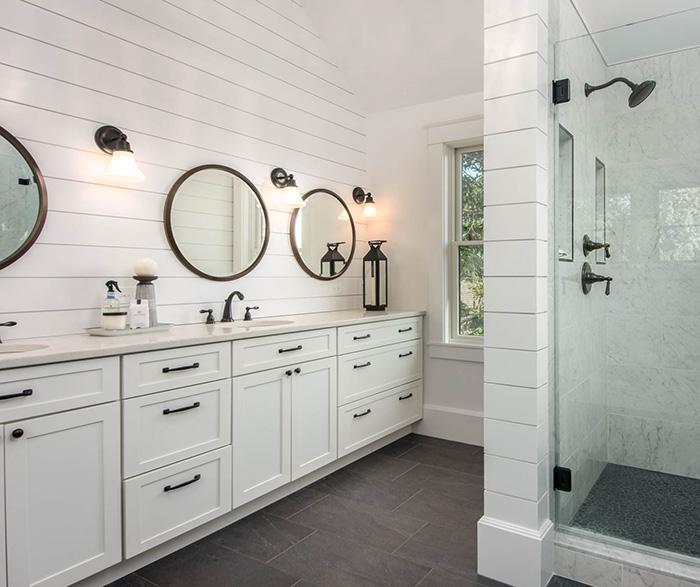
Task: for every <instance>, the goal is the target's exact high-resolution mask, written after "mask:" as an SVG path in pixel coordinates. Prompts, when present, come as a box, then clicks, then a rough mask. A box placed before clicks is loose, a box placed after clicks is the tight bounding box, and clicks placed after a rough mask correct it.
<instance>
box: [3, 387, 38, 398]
mask: <svg viewBox="0 0 700 587" xmlns="http://www.w3.org/2000/svg"><path fill="white" fill-rule="evenodd" d="M33 393H34V391H33V390H31V389H25V390H23V391H20V392H19V393H8V394H7V395H0V400H4V399H12V398H13V397H28V396H30V395H32V394H33Z"/></svg>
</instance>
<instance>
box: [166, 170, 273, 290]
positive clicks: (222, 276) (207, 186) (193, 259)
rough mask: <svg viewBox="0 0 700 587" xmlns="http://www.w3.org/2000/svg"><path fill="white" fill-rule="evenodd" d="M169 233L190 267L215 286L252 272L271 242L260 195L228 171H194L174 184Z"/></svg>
mask: <svg viewBox="0 0 700 587" xmlns="http://www.w3.org/2000/svg"><path fill="white" fill-rule="evenodd" d="M165 232H166V235H167V237H168V241H169V242H170V246H171V247H172V249H173V252H174V253H175V255H176V256H177V258H178V259H179V260H180V261H181V262H182V264H183V265H185V267H187V268H188V269H189V270H190V271H192V272H194V273H196V274H197V275H200V276H202V277H205V278H207V279H213V280H216V281H229V280H231V279H236V278H237V277H241V276H243V275H245V274H246V273H248V272H250V271H252V270H253V268H254V267H255V266H256V265H257V264H258V263H259V262H260V259H262V256H263V254H264V253H265V249H266V248H267V242H268V240H269V238H270V227H269V224H268V219H267V209H266V208H265V204H264V203H263V201H262V198H261V197H260V193H259V192H258V190H257V189H256V188H255V186H254V185H253V184H252V183H251V182H250V180H249V179H248V178H247V177H245V176H244V175H242V174H240V173H238V171H236V170H235V169H231V168H230V167H224V166H223V165H201V166H200V167H195V168H194V169H190V170H189V171H188V172H187V173H185V174H184V175H182V176H181V177H180V178H179V179H178V180H177V181H176V182H175V185H174V186H173V187H172V189H171V190H170V193H169V194H168V199H167V200H166V202H165Z"/></svg>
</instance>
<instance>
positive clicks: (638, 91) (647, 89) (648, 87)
mask: <svg viewBox="0 0 700 587" xmlns="http://www.w3.org/2000/svg"><path fill="white" fill-rule="evenodd" d="M618 82H621V83H623V84H625V85H626V86H627V87H628V88H629V89H630V90H632V91H631V92H630V96H629V98H628V99H627V105H628V106H629V107H630V108H635V107H636V106H639V105H640V104H641V103H642V102H644V100H646V99H647V98H648V97H649V95H650V94H651V93H652V92H653V91H654V88H655V87H656V82H655V81H654V80H651V79H648V80H645V81H643V82H639V83H638V84H635V83H634V82H633V81H630V80H628V79H627V78H626V77H614V78H613V79H611V80H610V81H609V82H605V83H604V84H600V85H599V86H592V85H591V84H584V85H583V93H584V94H585V95H586V98H587V97H588V96H590V95H591V94H592V93H593V92H597V91H598V90H602V89H604V88H607V87H609V86H611V85H613V84H616V83H618Z"/></svg>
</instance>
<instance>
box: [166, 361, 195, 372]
mask: <svg viewBox="0 0 700 587" xmlns="http://www.w3.org/2000/svg"><path fill="white" fill-rule="evenodd" d="M188 369H199V363H192V364H191V365H185V366H184V367H163V373H174V372H175V371H187V370H188Z"/></svg>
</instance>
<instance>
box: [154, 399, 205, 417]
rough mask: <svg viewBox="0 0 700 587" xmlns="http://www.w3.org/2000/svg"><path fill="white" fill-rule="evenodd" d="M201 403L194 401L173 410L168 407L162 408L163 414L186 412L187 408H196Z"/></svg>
mask: <svg viewBox="0 0 700 587" xmlns="http://www.w3.org/2000/svg"><path fill="white" fill-rule="evenodd" d="M200 405H201V404H200V403H199V402H194V403H193V404H192V405H191V406H185V407H184V408H176V409H174V410H171V409H170V408H165V409H164V410H163V415H164V416H167V415H168V414H177V413H179V412H187V411H188V410H194V409H195V408H198V407H199V406H200Z"/></svg>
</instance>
